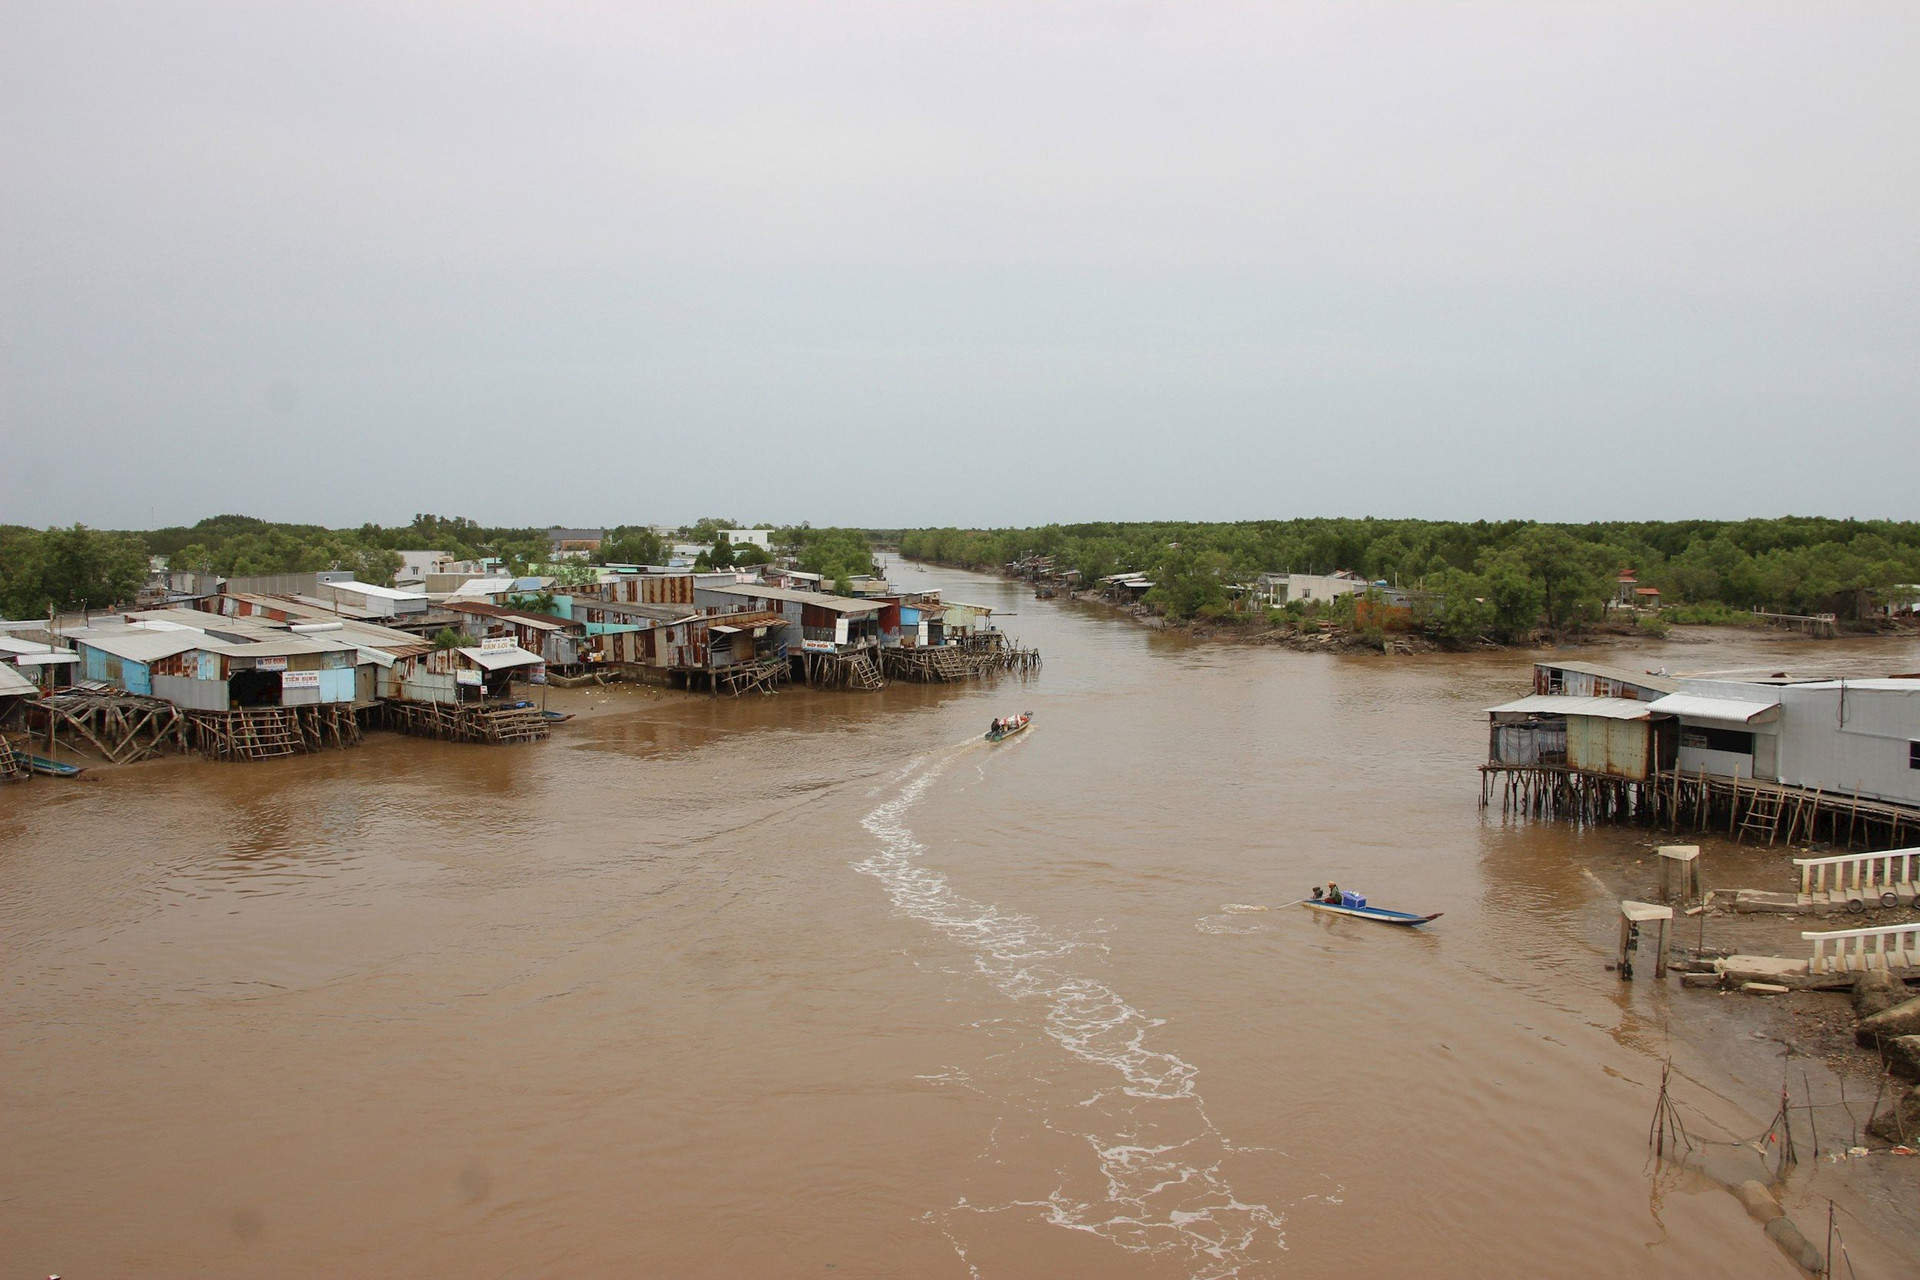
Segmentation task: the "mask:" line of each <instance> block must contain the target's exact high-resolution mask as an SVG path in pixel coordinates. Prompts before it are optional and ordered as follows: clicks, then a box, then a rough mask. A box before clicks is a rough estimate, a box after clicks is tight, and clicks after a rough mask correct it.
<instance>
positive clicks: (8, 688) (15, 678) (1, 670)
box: [0, 662, 33, 698]
mask: <svg viewBox="0 0 1920 1280" xmlns="http://www.w3.org/2000/svg"><path fill="white" fill-rule="evenodd" d="M32 692H33V681H31V680H29V679H27V678H26V677H25V676H23V675H21V674H20V673H19V672H18V671H15V670H14V669H13V668H12V667H10V666H7V665H6V664H5V663H3V662H0V698H7V697H20V696H21V695H23V694H29V693H32Z"/></svg>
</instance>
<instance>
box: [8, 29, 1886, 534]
mask: <svg viewBox="0 0 1920 1280" xmlns="http://www.w3.org/2000/svg"><path fill="white" fill-rule="evenodd" d="M1916 67H1920V4H1916V3H1913V2H1912V0H1900V2H1899V3H1888V4H1846V3H1834V2H1831V0H1828V2H1821V3H1806V4H1768V3H1756V2H1754V0H1745V2H1743V3H1737V4H1708V3H1700V4H1685V3H1674V2H1672V0H1662V2H1661V3H1654V4H1633V3H1626V2H1625V0H1604V2H1602V3H1593V4H1557V3H1546V2H1542V0H1525V2H1523V3H1513V4H1500V3H1432V4H1419V3H1410V2H1407V0H1400V2H1397V3H1387V4H1377V5H1376V4H1366V3H1356V2H1352V0H1343V2H1342V3H1337V4H1287V3H1273V4H1226V3H1221V4H1200V3H1180V4H1172V3H1168V4H1131V3H1108V4H1065V3H1018V4H1016V3H1008V4H988V3H976V4H900V3H887V4H881V3H872V4H830V3H808V4H804V5H803V4H798V3H795V4H784V5H771V4H766V5H761V4H751V5H749V4H739V5H735V4H724V3H714V2H710V0H709V2H703V3H698V4H686V5H650V4H643V3H618V4H615V3H608V4H590V3H566V2H565V0H539V2H535V0H526V2H525V3H484V2H480V0H461V2H460V3H452V2H448V3H389V4H372V3H354V2H350V0H326V2H325V3H311V4H308V3H294V2H291V0H276V2H275V3H272V4H261V3H256V2H252V0H249V2H246V3H209V2H207V0H168V2H167V3H164V4H153V3H127V4H112V3H89V2H86V0H47V2H45V3H25V2H22V0H0V197H3V198H0V291H3V293H0V521H10V522H19V523H30V524H46V523H50V522H59V523H69V522H72V521H75V520H80V521H85V522H87V523H90V524H97V525H103V526H108V527H147V526H153V525H159V524H170V523H185V522H191V521H193V520H195V519H198V518H199V517H201V516H204V515H211V514H215V513H219V512H241V513H245V514H252V515H259V516H263V517H266V518H269V519H286V520H308V521H316V522H321V523H326V524H332V525H343V524H357V523H360V522H361V521H365V520H374V521H379V522H381V523H405V522H406V521H407V520H408V519H409V518H410V517H411V516H412V514H413V513H414V512H416V511H434V512H439V513H443V514H465V515H470V516H472V517H474V518H476V519H479V520H481V521H482V522H484V523H490V524H492V523H514V524H519V523H545V522H572V523H598V522H603V521H604V522H609V523H623V522H642V521H670V522H675V523H678V522H680V521H682V520H692V519H693V518H695V517H696V516H699V515H703V514H725V515H731V516H735V517H737V518H741V519H755V520H762V519H767V520H780V521H789V520H791V521H797V520H802V519H810V520H812V521H814V522H815V523H851V524H866V525H876V526H891V525H921V524H1010V523H1017V524H1028V523H1039V522H1045V521H1049V520H1086V519H1146V518H1189V519H1240V518H1256V517H1286V516H1294V515H1342V514H1344V515H1365V514H1373V515H1412V516H1429V517H1438V518H1466V519H1473V518H1480V517H1489V518H1492V517H1512V516H1532V517H1538V518H1543V519H1576V520H1585V519H1600V518H1610V517H1617V518H1634V517H1647V518H1655V517H1682V516H1710V517H1737V516H1745V515H1775V514H1783V513H1787V512H1799V513H1820V514H1832V515H1860V516H1897V517H1902V518H1920V144H1917V143H1916V139H1917V138H1920V73H1917V72H1916V70H1915V69H1916Z"/></svg>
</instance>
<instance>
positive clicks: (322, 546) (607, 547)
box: [0, 515, 873, 618]
mask: <svg viewBox="0 0 1920 1280" xmlns="http://www.w3.org/2000/svg"><path fill="white" fill-rule="evenodd" d="M747 527H753V526H746V525H741V524H737V523H735V522H734V521H731V520H727V519H724V518H721V517H708V518H706V519H702V520H699V521H696V522H695V523H694V524H691V525H688V526H686V527H685V528H682V529H681V530H680V531H679V534H680V538H681V539H682V540H684V541H688V542H696V543H702V544H704V543H710V542H713V541H714V540H715V534H716V533H717V531H718V530H720V529H731V528H747ZM758 527H762V528H765V527H770V526H764V525H763V526H758ZM775 544H776V546H777V547H779V548H780V549H781V550H782V551H783V552H785V553H789V554H793V555H796V556H798V557H799V560H800V564H801V567H802V568H804V569H807V570H809V571H811V572H815V573H820V574H824V575H825V576H826V577H828V578H829V579H832V580H834V581H835V582H837V583H839V584H840V585H841V586H842V587H843V588H844V587H845V586H846V585H847V583H848V581H849V579H851V578H852V577H853V576H854V575H857V574H861V573H866V572H868V571H869V569H870V568H871V564H872V559H873V554H872V548H871V547H870V546H869V544H868V542H867V538H866V535H865V534H863V533H861V532H860V531H858V530H853V529H831V528H823V529H816V528H814V527H813V526H811V525H805V524H803V525H798V526H794V527H790V528H784V529H779V530H778V531H777V532H776V534H775ZM403 550H433V551H444V552H446V553H447V554H448V555H451V556H453V557H454V558H455V559H459V560H480V559H485V558H493V559H498V560H499V561H500V562H501V564H502V566H503V567H504V568H505V569H506V571H507V572H509V573H512V574H515V575H522V574H532V573H542V574H545V573H551V574H554V575H556V576H560V577H563V578H568V577H572V576H578V575H579V572H580V566H579V564H578V562H576V561H562V562H560V563H559V564H557V565H556V564H550V563H548V558H547V557H548V546H547V531H546V530H545V529H544V528H537V529H535V528H510V527H488V526H483V525H480V524H478V523H476V522H475V521H472V520H469V519H467V518H465V517H463V516H440V515H416V516H415V517H414V518H413V521H412V522H411V523H410V524H405V525H394V526H383V525H377V524H363V525H361V526H360V527H358V528H355V529H327V528H323V527H322V526H320V525H309V524H276V523H273V522H270V521H266V520H259V519H255V518H254V517H252V516H236V515H224V516H211V517H209V518H207V519H205V520H202V521H200V522H199V523H198V524H195V525H192V526H175V527H171V528H166V529H153V530H148V531H145V532H114V531H108V530H100V529H89V528H87V527H86V526H84V525H73V526H71V527H70V528H55V529H45V530H40V529H29V528H24V527H22V526H19V525H0V615H3V616H5V617H9V618H39V617H45V616H46V612H47V610H48V609H49V608H57V609H61V610H68V609H79V608H83V607H88V606H91V607H94V608H100V607H105V606H109V605H113V604H121V603H125V602H127V601H130V600H132V599H133V597H134V595H135V593H136V592H138V591H139V589H140V588H141V586H142V585H144V584H145V582H146V581H147V577H148V559H149V557H150V556H159V557H163V558H164V559H165V561H166V564H167V568H168V569H170V570H173V571H176V572H177V571H191V572H195V573H208V574H216V575H219V576H220V577H241V576H253V575H260V574H275V573H311V572H314V571H316V570H346V571H349V572H351V573H352V574H353V575H354V577H356V578H357V579H359V580H360V581H362V582H372V583H378V584H381V585H383V586H390V585H392V583H393V575H394V573H395V572H396V571H397V570H398V569H399V568H400V555H399V553H400V552H401V551H403ZM666 555H667V547H666V545H665V543H664V541H663V540H662V539H661V538H660V537H659V536H658V535H657V534H655V533H654V531H653V529H652V527H651V526H648V525H622V526H615V527H612V528H609V529H607V530H606V540H605V541H604V542H603V543H602V544H601V546H600V549H599V551H597V552H595V553H594V555H593V556H592V557H591V558H590V562H591V563H599V564H659V563H661V562H662V561H664V560H665V559H666ZM765 558H766V556H765V553H763V552H761V551H760V550H759V549H758V548H757V547H740V548H731V547H726V546H724V545H720V546H716V547H715V550H714V552H713V553H712V554H711V555H709V556H704V557H702V560H701V567H702V568H708V567H725V566H729V565H735V564H739V565H747V564H753V563H757V562H759V561H761V560H763V559H765Z"/></svg>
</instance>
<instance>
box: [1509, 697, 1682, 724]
mask: <svg viewBox="0 0 1920 1280" xmlns="http://www.w3.org/2000/svg"><path fill="white" fill-rule="evenodd" d="M1658 705H1659V704H1658V703H1654V702H1640V701H1637V700H1635V699H1633V698H1582V697H1577V696H1575V695H1572V694H1564V693H1530V694H1528V695H1527V696H1526V697H1524V698H1517V699H1515V700H1514V701H1512V702H1503V703H1501V704H1500V705H1499V706H1497V707H1488V708H1487V714H1488V715H1494V714H1496V713H1515V714H1524V715H1535V716H1597V717H1599V718H1600V719H1602V720H1645V719H1646V718H1647V716H1648V715H1649V714H1651V713H1652V711H1653V709H1654V708H1655V707H1656V706H1658Z"/></svg>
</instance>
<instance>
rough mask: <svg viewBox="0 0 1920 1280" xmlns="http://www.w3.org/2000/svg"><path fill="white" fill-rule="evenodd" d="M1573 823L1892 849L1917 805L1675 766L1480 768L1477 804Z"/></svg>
mask: <svg viewBox="0 0 1920 1280" xmlns="http://www.w3.org/2000/svg"><path fill="white" fill-rule="evenodd" d="M1496 796H1497V797H1498V798H1499V801H1500V812H1501V813H1502V814H1503V815H1509V816H1514V817H1522V818H1538V819H1558V820H1561V821H1567V822H1573V823H1576V824H1592V823H1602V822H1643V823H1649V824H1653V825H1656V826H1664V827H1667V828H1669V829H1671V830H1675V831H1723V832H1725V833H1726V834H1727V835H1728V836H1730V837H1732V838H1733V839H1734V840H1735V841H1736V842H1741V843H1744V842H1745V841H1746V840H1747V839H1748V838H1752V839H1753V840H1755V841H1756V842H1757V841H1759V840H1761V839H1762V838H1764V839H1765V841H1766V843H1767V844H1768V845H1773V844H1776V843H1780V842H1785V843H1787V844H1792V843H1793V842H1794V841H1795V840H1800V841H1813V840H1826V841H1829V842H1831V843H1832V844H1833V845H1835V846H1836V847H1839V848H1849V849H1851V848H1859V847H1863V846H1877V847H1880V848H1886V847H1888V846H1894V847H1898V846H1899V845H1900V844H1901V842H1902V840H1903V838H1907V837H1912V836H1915V835H1920V809H1915V808H1912V807H1910V806H1907V805H1899V804H1892V803H1888V802H1886V801H1881V800H1867V799H1863V798H1861V797H1859V796H1855V795H1848V794H1844V793H1836V792H1827V791H1823V790H1820V789H1809V788H1806V787H1797V786H1792V785H1790V784H1786V783H1779V782H1766V781H1762V780H1756V779H1753V778H1728V777H1720V776H1715V775H1711V774H1707V773H1698V774H1687V773H1682V772H1681V771H1680V770H1679V769H1677V768H1676V769H1674V770H1672V771H1671V772H1668V773H1662V774H1656V775H1655V776H1653V777H1652V778H1648V779H1645V780H1638V781H1636V780H1633V779H1629V778H1619V777H1614V776H1613V775H1611V774H1601V773H1590V772H1587V771H1585V770H1580V769H1569V768H1566V767H1564V766H1556V765H1501V764H1487V765H1481V766H1480V806H1481V807H1482V808H1488V807H1490V806H1491V805H1492V804H1493V801H1494V798H1495V797H1496Z"/></svg>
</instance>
